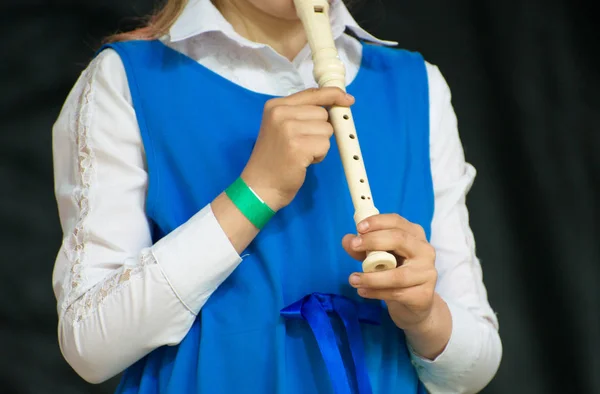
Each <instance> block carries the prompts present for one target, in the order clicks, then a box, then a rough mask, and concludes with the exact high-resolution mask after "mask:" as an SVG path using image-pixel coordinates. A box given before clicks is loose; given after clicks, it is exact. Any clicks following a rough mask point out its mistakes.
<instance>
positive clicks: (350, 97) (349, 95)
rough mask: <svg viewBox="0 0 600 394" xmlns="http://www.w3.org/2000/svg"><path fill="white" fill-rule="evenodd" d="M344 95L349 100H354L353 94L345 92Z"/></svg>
mask: <svg viewBox="0 0 600 394" xmlns="http://www.w3.org/2000/svg"><path fill="white" fill-rule="evenodd" d="M346 97H348V98H349V99H350V100H354V96H353V95H351V94H350V93H346Z"/></svg>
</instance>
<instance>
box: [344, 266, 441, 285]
mask: <svg viewBox="0 0 600 394" xmlns="http://www.w3.org/2000/svg"><path fill="white" fill-rule="evenodd" d="M435 280H437V272H436V270H435V268H434V267H429V266H427V265H425V264H405V265H403V266H401V267H398V268H395V269H392V270H388V271H381V272H372V273H355V274H352V275H351V276H350V284H351V285H352V287H355V288H357V289H359V288H363V289H369V290H384V289H402V288H407V287H413V286H418V285H421V284H423V283H427V282H429V281H435Z"/></svg>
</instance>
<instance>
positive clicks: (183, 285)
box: [53, 50, 241, 383]
mask: <svg viewBox="0 0 600 394" xmlns="http://www.w3.org/2000/svg"><path fill="white" fill-rule="evenodd" d="M53 153H54V175H55V192H56V198H57V203H58V208H59V215H60V221H61V225H62V228H63V234H64V239H63V244H62V246H61V248H60V251H59V253H58V256H57V258H56V263H55V267H54V273H53V287H54V292H55V295H56V298H57V301H58V302H57V304H58V315H59V327H58V333H59V343H60V348H61V351H62V353H63V356H64V357H65V359H66V360H67V362H68V363H69V364H70V365H71V366H72V368H73V369H74V370H75V371H76V372H77V373H78V374H79V375H80V376H81V377H83V378H84V379H85V380H87V381H89V382H91V383H99V382H102V381H104V380H107V379H109V378H110V377H112V376H114V375H116V374H118V373H119V372H121V371H123V370H124V369H126V368H127V367H128V366H130V365H131V364H133V363H134V362H136V361H137V360H139V359H140V358H142V357H143V356H145V355H146V354H148V353H149V352H151V351H152V350H154V349H156V348H158V347H160V346H163V345H175V344H178V343H179V342H180V341H181V340H182V339H183V337H184V336H185V335H186V333H187V332H188V330H189V328H190V327H191V325H192V323H193V322H194V320H195V318H196V315H197V314H198V312H199V311H200V309H201V308H202V306H203V305H204V303H205V302H206V300H207V299H208V297H209V296H210V294H212V292H213V291H214V290H215V289H216V288H217V287H218V286H219V285H220V284H221V283H222V282H223V281H224V280H225V279H226V278H227V276H228V275H229V274H230V273H231V272H233V270H234V269H235V268H236V267H237V265H238V264H239V263H240V262H241V258H240V257H239V255H238V254H237V253H236V251H235V249H234V248H233V247H232V245H231V243H230V242H229V240H228V238H227V236H226V234H224V232H223V231H222V229H221V227H220V226H219V224H218V222H217V220H216V219H215V217H214V215H213V214H212V211H211V208H210V205H209V206H207V207H205V208H204V209H202V210H201V211H200V212H198V213H197V214H196V215H195V216H193V217H192V218H191V219H190V220H189V221H188V222H187V223H185V224H184V225H182V226H181V227H180V228H178V229H177V230H176V231H174V232H173V233H171V234H169V235H168V236H166V237H165V238H163V239H162V240H160V241H159V242H157V243H156V244H154V245H152V239H151V230H150V226H149V223H148V221H147V218H146V215H145V211H144V209H145V207H144V202H145V195H146V189H147V172H146V169H145V156H144V152H143V146H142V142H141V137H140V134H139V129H138V126H137V121H136V117H135V113H134V110H133V108H132V105H131V97H130V95H129V89H128V85H127V80H126V75H125V72H124V68H123V65H122V63H121V60H120V58H119V56H118V55H117V54H116V53H115V52H114V51H112V50H106V51H104V52H102V53H101V54H100V55H99V56H98V57H96V59H95V60H93V61H92V63H91V64H90V66H89V67H88V68H87V69H86V70H85V71H84V72H83V74H82V75H81V76H80V78H79V80H78V81H77V83H76V84H75V87H74V88H73V90H72V91H71V93H70V95H69V97H68V98H67V101H66V103H65V105H64V107H63V110H62V111H61V114H60V115H59V118H58V120H57V121H56V123H55V125H54V128H53ZM215 197H216V196H215Z"/></svg>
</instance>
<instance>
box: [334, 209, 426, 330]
mask: <svg viewBox="0 0 600 394" xmlns="http://www.w3.org/2000/svg"><path fill="white" fill-rule="evenodd" d="M342 245H343V247H344V249H345V250H346V252H348V254H350V255H351V256H352V257H353V258H355V259H357V260H359V261H363V260H364V259H365V257H366V251H367V250H381V251H389V252H390V253H392V254H394V255H396V258H397V260H398V267H397V268H395V269H391V270H388V271H380V272H373V273H355V274H352V275H351V276H350V284H351V285H352V286H353V287H355V288H356V289H358V294H359V295H360V296H362V297H364V298H370V299H378V300H383V301H385V302H386V303H387V306H388V311H389V313H390V317H391V318H392V320H393V321H394V323H395V324H396V325H397V326H398V327H399V328H401V329H404V330H413V331H420V330H421V329H426V328H427V326H428V323H430V322H429V320H430V316H431V314H432V309H433V307H434V299H435V285H436V282H437V271H436V269H435V249H434V248H433V247H432V246H431V245H430V244H429V243H428V242H427V239H426V236H425V231H424V230H423V228H422V227H421V226H419V225H417V224H413V223H411V222H409V221H408V220H406V219H404V218H402V217H401V216H399V215H396V214H388V215H375V216H372V217H369V218H367V219H365V220H364V221H362V222H361V223H359V225H358V236H355V235H346V236H345V237H344V239H343V240H342Z"/></svg>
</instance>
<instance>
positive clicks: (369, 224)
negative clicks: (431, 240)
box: [357, 213, 427, 240]
mask: <svg viewBox="0 0 600 394" xmlns="http://www.w3.org/2000/svg"><path fill="white" fill-rule="evenodd" d="M391 228H399V229H402V230H404V231H406V232H407V233H409V234H411V235H413V236H414V237H416V238H418V239H422V240H426V239H427V238H426V236H425V230H424V229H423V227H421V226H420V225H418V224H416V223H411V222H410V221H408V220H407V219H405V218H403V217H402V216H400V215H398V214H395V213H394V214H383V215H374V216H371V217H368V218H366V219H364V220H363V221H361V222H360V223H358V225H357V229H358V232H359V233H361V234H364V233H368V232H371V231H377V230H385V229H391Z"/></svg>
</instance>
